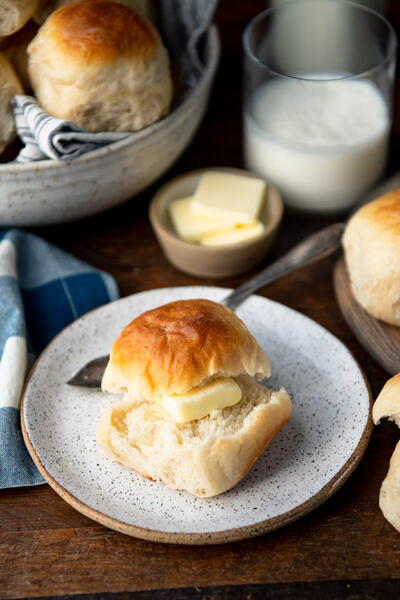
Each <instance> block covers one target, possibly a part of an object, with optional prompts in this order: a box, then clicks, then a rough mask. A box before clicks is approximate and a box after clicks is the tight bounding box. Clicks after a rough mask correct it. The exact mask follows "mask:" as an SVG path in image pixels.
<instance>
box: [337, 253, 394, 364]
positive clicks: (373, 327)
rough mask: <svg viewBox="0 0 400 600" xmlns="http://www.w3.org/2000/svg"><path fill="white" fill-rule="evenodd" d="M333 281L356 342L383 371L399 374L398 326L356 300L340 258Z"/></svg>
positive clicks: (344, 265)
mask: <svg viewBox="0 0 400 600" xmlns="http://www.w3.org/2000/svg"><path fill="white" fill-rule="evenodd" d="M334 284H335V293H336V299H337V301H338V303H339V306H340V309H341V311H342V314H343V316H344V318H345V319H346V322H347V324H348V326H349V327H350V328H351V330H352V331H353V333H354V335H355V336H356V338H357V339H358V341H359V342H360V344H362V345H363V346H364V348H365V349H366V350H367V352H368V353H369V354H371V356H373V357H374V358H375V360H376V361H377V362H378V363H379V364H380V365H381V367H383V368H384V369H385V371H387V372H388V373H390V374H391V375H395V374H396V373H400V327H394V326H392V325H388V324H387V323H384V322H383V321H378V319H374V317H371V315H369V314H368V313H367V312H366V311H365V310H364V309H363V308H362V306H361V305H360V304H359V303H358V302H357V300H356V299H355V298H354V296H353V293H352V291H351V286H350V278H349V275H348V272H347V269H346V264H345V262H344V259H343V258H341V259H340V260H338V262H337V263H336V265H335V269H334Z"/></svg>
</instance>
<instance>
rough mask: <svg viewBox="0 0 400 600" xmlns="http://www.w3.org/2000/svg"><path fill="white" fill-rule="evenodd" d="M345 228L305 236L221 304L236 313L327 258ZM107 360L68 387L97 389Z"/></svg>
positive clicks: (341, 225) (100, 360)
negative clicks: (277, 283) (260, 293)
mask: <svg viewBox="0 0 400 600" xmlns="http://www.w3.org/2000/svg"><path fill="white" fill-rule="evenodd" d="M344 227H345V225H344V223H335V224H334V225H329V227H326V228H325V229H322V230H321V231H318V232H317V233H313V234H312V235H310V236H308V237H307V238H305V239H304V240H302V241H301V242H300V243H299V244H297V245H296V246H295V247H294V248H292V249H291V250H289V252H287V253H286V254H284V255H283V256H282V257H281V258H279V259H278V260H277V261H275V262H274V263H272V264H271V265H269V266H268V267H266V268H265V269H263V270H262V271H261V272H260V273H258V274H257V275H255V276H254V277H252V278H251V279H249V281H246V282H245V283H244V284H243V285H241V286H239V287H238V288H236V290H234V291H233V292H231V293H230V294H229V295H228V296H226V298H224V299H223V300H221V304H223V305H224V306H227V307H228V308H230V309H231V310H236V309H237V308H238V306H240V304H242V302H244V301H245V300H246V298H248V297H249V296H251V294H252V293H253V292H256V291H257V290H259V289H261V288H263V287H265V286H266V285H268V284H270V283H272V282H273V281H276V280H277V279H280V278H281V277H284V276H285V275H288V274H289V273H292V272H293V271H296V270H297V269H300V268H302V267H306V266H307V265H311V264H313V263H315V262H317V261H319V260H321V259H323V258H326V257H327V256H329V255H330V254H332V253H333V252H335V250H337V249H338V248H339V247H340V242H341V239H342V234H343V231H344ZM108 359H109V357H108V356H101V357H99V358H95V359H94V360H91V361H90V362H88V363H87V364H86V365H85V366H84V367H82V368H81V369H79V371H78V372H77V373H75V375H74V376H73V377H72V378H71V379H70V380H69V381H67V383H68V385H73V386H77V387H86V388H100V386H101V379H102V377H103V373H104V370H105V368H106V366H107V362H108Z"/></svg>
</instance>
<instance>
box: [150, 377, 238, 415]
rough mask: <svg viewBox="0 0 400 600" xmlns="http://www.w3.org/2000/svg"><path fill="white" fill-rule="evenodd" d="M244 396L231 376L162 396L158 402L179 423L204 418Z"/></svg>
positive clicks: (231, 404)
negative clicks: (184, 392)
mask: <svg viewBox="0 0 400 600" xmlns="http://www.w3.org/2000/svg"><path fill="white" fill-rule="evenodd" d="M241 397H242V390H241V389H240V386H239V385H238V384H237V383H236V381H235V380H234V379H232V378H231V377H218V378H217V379H213V380H212V381H210V382H208V383H205V384H204V385H200V386H198V387H196V388H193V389H192V390H190V391H189V392H186V394H173V395H171V396H161V397H160V398H158V399H157V403H158V404H159V405H160V406H161V407H162V408H163V409H164V410H165V411H166V412H167V413H168V414H169V415H170V416H171V417H172V418H173V419H174V420H175V421H177V422H178V423H189V421H195V420H196V419H202V418H203V417H206V416H207V415H209V414H210V412H211V411H212V410H215V409H216V408H226V407H227V406H234V405H235V404H237V403H238V402H240V399H241Z"/></svg>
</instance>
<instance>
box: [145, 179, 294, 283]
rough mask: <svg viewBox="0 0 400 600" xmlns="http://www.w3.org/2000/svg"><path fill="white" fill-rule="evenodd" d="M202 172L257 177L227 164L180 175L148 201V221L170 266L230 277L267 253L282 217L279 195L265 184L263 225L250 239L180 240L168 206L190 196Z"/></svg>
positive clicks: (215, 277) (209, 274)
mask: <svg viewBox="0 0 400 600" xmlns="http://www.w3.org/2000/svg"><path fill="white" fill-rule="evenodd" d="M205 171H218V172H220V173H233V174H236V175H244V176H246V177H258V176H256V175H254V174H253V173H250V171H244V170H242V169H231V168H228V167H223V168H222V167H221V168H212V169H204V170H203V169H201V170H198V171H192V172H190V173H186V174H184V175H180V176H178V177H176V178H174V179H172V180H171V181H169V182H168V183H167V184H165V185H164V186H163V187H162V188H160V189H159V190H158V192H157V193H156V195H155V196H154V198H153V200H152V202H151V204H150V221H151V224H152V227H153V230H154V233H155V234H156V236H157V239H158V241H159V243H160V245H161V248H162V249H163V252H164V254H165V256H166V257H167V259H168V260H169V262H170V263H171V264H173V265H174V267H176V268H177V269H179V270H180V271H183V272H184V273H189V274H190V275H195V276H196V277H205V278H209V277H210V278H212V279H223V278H226V277H233V276H235V275H239V274H240V273H244V272H245V271H248V270H249V269H251V268H252V267H254V266H255V265H257V264H258V263H259V262H260V261H261V260H262V259H263V258H264V257H265V255H266V254H267V252H268V250H269V248H270V246H271V244H272V242H273V241H274V239H275V236H276V234H277V233H278V229H279V225H280V222H281V220H282V215H283V202H282V198H281V196H280V194H279V192H278V191H277V189H276V188H274V187H273V186H271V185H269V184H268V188H267V197H266V202H265V205H264V209H263V212H262V214H261V220H262V221H263V223H264V225H265V228H264V231H263V232H262V234H260V235H259V236H257V237H254V238H253V239H251V240H247V241H245V242H240V243H237V244H231V245H229V246H201V245H200V244H193V243H189V242H184V241H183V240H181V239H179V238H178V237H177V235H176V233H175V230H174V227H173V225H172V223H171V220H170V218H169V214H168V205H169V204H170V202H172V201H173V200H176V199H178V198H184V197H185V196H190V195H192V194H193V192H194V191H195V189H196V187H197V184H198V181H199V179H200V176H201V175H202V174H203V173H205Z"/></svg>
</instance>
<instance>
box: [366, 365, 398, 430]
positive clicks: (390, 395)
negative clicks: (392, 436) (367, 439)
mask: <svg viewBox="0 0 400 600" xmlns="http://www.w3.org/2000/svg"><path fill="white" fill-rule="evenodd" d="M372 418H373V421H374V423H375V425H379V423H380V421H381V419H389V421H394V422H395V423H396V425H397V427H400V373H398V374H397V375H395V376H394V377H392V378H391V379H389V381H387V382H386V383H385V385H384V386H383V388H382V391H381V393H380V394H379V396H378V397H377V399H376V400H375V403H374V407H373V409H372Z"/></svg>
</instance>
